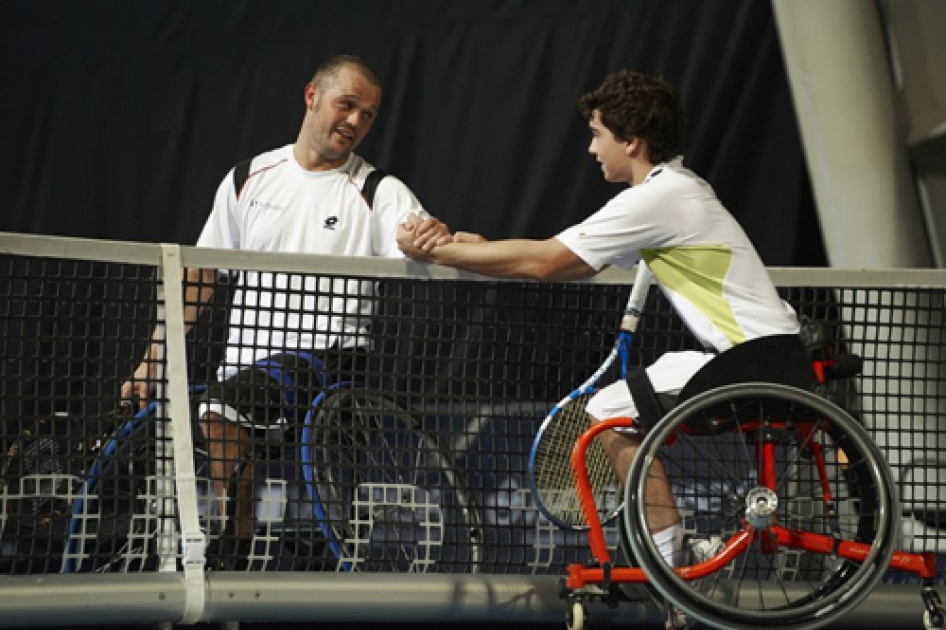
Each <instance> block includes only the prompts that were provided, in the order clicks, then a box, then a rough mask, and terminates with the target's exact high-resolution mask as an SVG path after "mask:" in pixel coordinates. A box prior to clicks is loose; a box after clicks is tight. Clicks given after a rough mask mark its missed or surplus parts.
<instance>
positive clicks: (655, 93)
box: [578, 70, 686, 164]
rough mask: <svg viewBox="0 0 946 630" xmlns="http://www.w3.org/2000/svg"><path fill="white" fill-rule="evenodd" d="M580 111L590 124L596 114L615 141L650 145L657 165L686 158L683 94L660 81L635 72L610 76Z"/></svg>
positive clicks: (651, 157)
mask: <svg viewBox="0 0 946 630" xmlns="http://www.w3.org/2000/svg"><path fill="white" fill-rule="evenodd" d="M578 111H579V112H581V115H582V116H584V117H585V118H587V119H589V120H591V118H592V117H593V116H594V113H595V111H598V112H600V113H601V123H602V124H603V125H604V126H605V127H607V128H608V130H609V131H610V132H611V133H613V134H614V137H615V138H618V139H619V140H623V141H629V140H630V139H631V138H632V137H637V138H640V139H641V140H643V141H644V142H646V143H647V157H648V159H649V160H650V161H651V162H652V163H654V164H660V163H661V162H666V161H667V160H670V159H672V158H674V157H676V156H678V155H682V154H683V142H684V134H685V132H686V112H685V111H684V108H683V101H682V100H681V98H680V93H679V91H678V90H677V88H675V87H674V86H673V85H671V84H670V83H669V82H667V81H666V80H664V79H663V78H661V77H654V76H648V75H646V74H643V73H641V72H635V71H633V70H621V71H620V72H617V73H615V74H611V75H608V76H607V77H606V78H605V80H604V83H602V84H601V87H599V88H598V89H596V90H594V91H592V92H589V93H587V94H585V95H583V96H582V97H581V98H580V99H578Z"/></svg>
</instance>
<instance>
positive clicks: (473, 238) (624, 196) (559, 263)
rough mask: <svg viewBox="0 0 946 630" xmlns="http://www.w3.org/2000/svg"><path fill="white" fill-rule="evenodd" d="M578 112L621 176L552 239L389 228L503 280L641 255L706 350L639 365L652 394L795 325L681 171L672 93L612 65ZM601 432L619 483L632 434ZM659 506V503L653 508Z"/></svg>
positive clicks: (661, 525) (709, 195) (417, 255)
mask: <svg viewBox="0 0 946 630" xmlns="http://www.w3.org/2000/svg"><path fill="white" fill-rule="evenodd" d="M578 109H579V111H580V112H581V114H582V115H583V116H584V117H585V118H587V119H588V126H589V128H590V129H591V144H590V146H589V147H588V152H589V153H591V154H592V155H594V156H595V157H596V158H597V160H598V162H599V163H600V164H601V170H602V172H603V174H604V178H605V180H607V181H609V182H626V183H627V184H629V186H630V188H628V189H626V190H624V191H622V192H621V193H619V194H618V195H617V196H615V197H614V198H613V199H611V201H609V202H608V203H607V204H605V206H604V207H602V208H601V209H600V210H598V211H597V212H595V213H594V214H593V215H591V216H590V217H588V218H587V219H585V220H584V221H582V222H581V223H579V224H577V225H575V226H573V227H570V228H568V229H566V230H565V231H563V232H562V233H560V234H558V235H557V236H555V237H553V238H549V239H546V240H523V239H510V240H500V241H486V240H485V239H483V238H482V237H481V236H479V235H476V234H468V233H463V232H457V233H456V234H454V238H453V242H450V243H445V244H442V245H437V246H434V245H432V244H428V243H427V242H426V241H424V240H422V239H415V238H414V237H413V233H412V230H411V229H410V227H404V228H401V229H400V230H399V234H398V244H399V245H400V247H401V249H402V251H404V252H405V254H407V255H408V256H410V257H411V258H414V259H416V260H422V261H427V262H433V263H438V264H443V265H450V266H454V267H459V268H462V269H467V270H470V271H474V272H477V273H481V274H484V275H490V276H496V277H503V278H524V279H535V280H545V281H549V280H551V281H561V280H574V279H579V278H587V277H590V276H593V275H595V274H596V273H597V272H598V271H600V270H601V269H602V268H604V267H606V266H609V265H617V266H619V267H622V268H625V269H630V268H631V267H633V266H634V265H635V264H636V263H637V262H638V261H639V260H644V261H645V262H646V263H647V265H648V267H649V268H650V270H651V272H652V273H653V275H654V278H655V280H656V282H657V284H658V286H659V287H660V289H661V290H662V291H663V293H664V295H666V297H667V298H668V300H669V301H670V303H671V304H672V305H673V307H674V309H675V310H676V312H677V313H678V314H679V315H680V317H681V319H682V320H683V322H684V323H685V324H686V326H687V327H688V329H689V330H690V331H691V332H692V333H693V334H694V335H695V336H696V338H697V339H698V340H699V341H700V342H701V343H702V344H703V345H704V347H705V348H706V351H705V352H667V353H665V354H663V355H662V356H661V357H660V358H659V359H658V360H657V361H656V362H655V363H654V364H653V365H650V366H648V368H647V370H646V372H647V376H648V377H649V379H650V382H651V383H652V385H653V389H654V390H655V391H656V392H657V393H667V394H675V393H679V392H680V390H681V389H682V388H683V386H684V385H685V384H686V382H687V381H688V380H689V379H690V378H691V377H692V376H693V375H694V374H695V373H696V372H697V371H698V370H699V369H700V368H701V367H702V366H703V365H704V364H706V363H707V362H708V361H709V360H710V359H711V358H713V357H714V356H715V354H717V353H720V352H723V351H725V350H728V349H729V348H732V347H734V346H736V345H738V344H740V343H743V342H745V341H748V340H751V339H756V338H759V337H766V336H769V335H793V334H797V333H798V331H799V323H798V319H797V317H796V316H795V313H794V312H793V311H792V310H791V308H789V307H788V306H787V305H786V304H785V303H783V302H782V300H781V299H780V298H779V296H778V294H777V292H776V290H775V287H774V286H773V284H772V281H771V279H770V278H769V276H768V273H767V272H766V269H765V267H764V265H763V263H762V261H761V259H760V258H759V256H758V254H757V253H756V250H755V248H754V247H753V246H752V243H751V242H750V241H749V239H748V237H747V236H746V235H745V233H744V232H743V230H742V228H741V227H740V226H739V224H738V223H737V222H736V221H735V219H733V217H732V216H731V215H730V214H729V212H727V210H726V209H725V208H724V207H723V205H722V204H721V203H720V201H719V199H718V198H717V197H716V194H715V193H714V192H713V189H712V188H711V187H710V186H709V184H707V183H706V182H705V181H703V180H702V179H701V178H700V177H698V176H697V175H696V174H694V173H693V172H692V171H690V170H689V169H687V168H685V167H684V166H683V157H682V153H683V145H684V132H685V127H686V116H685V112H684V108H683V104H682V102H681V98H680V95H679V93H678V91H677V90H676V88H674V87H673V86H672V85H671V84H670V83H668V82H666V81H665V80H663V79H661V78H658V77H652V76H648V75H645V74H642V73H639V72H633V71H629V70H623V71H621V72H618V73H616V74H612V75H610V76H608V77H607V78H606V79H605V81H604V83H603V84H602V85H601V86H600V87H599V88H598V89H596V90H594V91H592V92H590V93H588V94H585V95H584V96H582V97H581V99H580V100H579V102H578ZM587 409H588V413H589V414H591V415H592V416H593V417H595V418H598V419H603V418H611V417H617V416H631V417H635V418H636V417H637V416H638V408H637V405H635V402H634V400H633V399H632V397H631V394H630V391H629V389H628V385H627V383H626V382H625V381H624V380H620V381H618V382H615V383H613V384H612V385H610V386H608V387H606V388H604V389H602V390H601V391H600V392H598V393H597V394H596V395H595V397H594V398H593V399H592V400H591V402H589V404H588V407H587ZM600 439H601V441H602V444H603V445H604V447H605V451H606V452H607V453H608V455H609V457H610V459H611V461H612V463H613V464H614V466H615V471H616V473H617V474H618V476H619V478H620V479H621V480H622V482H623V481H624V480H625V477H626V474H627V471H628V469H629V467H630V463H631V461H632V460H633V458H634V456H635V455H636V453H637V450H638V446H639V438H637V436H635V435H631V434H625V433H619V432H616V431H606V432H604V433H602V434H601V436H600ZM651 475H652V478H653V480H654V481H653V483H652V484H651V485H650V486H649V487H648V504H649V505H652V506H654V507H652V508H651V509H649V510H648V520H649V525H650V530H651V532H652V533H653V534H654V540H655V541H656V543H657V546H658V548H659V549H660V550H661V552H662V553H663V554H664V556H665V557H666V558H667V560H668V561H669V562H673V563H674V564H676V563H678V562H679V560H680V558H679V555H680V554H679V551H680V549H681V547H682V531H681V527H680V518H679V515H678V513H677V509H676V507H675V506H674V500H673V497H672V495H671V492H670V487H669V483H668V482H667V479H666V475H665V473H664V471H663V469H662V468H661V466H660V464H659V462H657V463H655V465H654V468H653V469H652V470H651ZM657 506H661V507H657Z"/></svg>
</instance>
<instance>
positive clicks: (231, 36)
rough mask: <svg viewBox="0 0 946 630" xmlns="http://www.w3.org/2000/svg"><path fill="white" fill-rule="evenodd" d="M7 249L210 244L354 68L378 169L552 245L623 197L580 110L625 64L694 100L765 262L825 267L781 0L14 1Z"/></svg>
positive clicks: (467, 219)
mask: <svg viewBox="0 0 946 630" xmlns="http://www.w3.org/2000/svg"><path fill="white" fill-rule="evenodd" d="M0 15H2V17H0V52H2V55H0V70H2V76H3V83H4V85H3V97H2V98H0V113H2V123H0V165H2V168H0V193H2V199H3V206H2V209H0V230H3V231H15V232H30V233H40V234H58V235H70V236H83V237H94V238H107V239H123V240H137V241H146V242H162V241H163V242H180V243H185V244H190V243H193V242H194V240H195V239H196V238H197V235H198V234H199V232H200V229H201V227H202V225H203V222H204V220H205V218H206V216H207V213H208V212H209V210H210V206H211V202H212V198H213V194H214V191H215V189H216V187H217V185H218V184H219V182H220V180H221V179H222V178H223V177H224V175H225V174H226V172H227V171H228V170H229V169H230V168H231V167H232V165H233V164H235V163H236V162H238V161H239V160H241V159H244V158H246V157H249V156H251V155H254V154H256V153H259V152H261V151H264V150H268V149H271V148H274V147H277V146H281V145H283V144H287V143H290V142H292V141H293V140H294V139H295V137H296V134H297V132H298V128H299V124H300V122H301V119H302V114H303V98H302V96H303V94H302V91H303V87H304V86H305V84H306V82H307V81H308V80H309V78H310V76H311V74H312V72H313V70H314V68H315V66H316V65H317V64H318V63H319V62H320V61H322V60H324V59H326V58H328V57H330V56H332V55H334V54H337V53H341V52H348V53H354V54H358V55H361V56H363V57H365V58H366V59H367V60H368V61H369V62H370V63H371V64H372V65H374V66H375V67H376V69H377V70H378V71H379V73H380V74H381V77H382V80H383V83H384V97H383V103H382V110H383V111H382V116H381V117H380V118H379V120H378V121H377V123H376V124H375V127H374V129H373V130H372V132H371V134H370V135H369V137H368V138H367V140H366V141H365V143H364V144H363V145H362V146H361V148H360V149H359V153H361V154H362V155H364V156H365V157H366V158H367V159H368V160H369V161H371V162H373V163H374V164H376V165H377V166H380V167H382V168H384V169H386V170H388V171H390V172H392V173H395V174H396V175H398V176H399V177H400V178H401V179H403V180H404V181H405V182H407V184H408V185H409V186H411V188H413V190H414V191H415V192H416V193H417V195H418V196H419V197H420V199H421V201H422V202H423V203H424V205H425V206H426V207H427V208H428V209H429V210H430V211H431V212H432V213H434V214H435V215H437V216H438V217H440V218H442V219H443V220H445V221H446V222H447V223H448V224H449V225H450V226H451V228H453V229H462V230H469V231H477V232H481V233H483V234H484V235H486V236H487V237H490V238H502V237H513V236H516V237H530V238H545V237H549V236H552V235H554V234H555V233H557V232H558V231H559V230H561V229H563V228H565V227H567V226H569V225H571V224H573V223H576V222H578V221H580V220H581V219H583V218H584V217H586V216H588V215H589V214H591V213H592V212H593V211H595V210H596V209H597V208H598V207H600V206H601V205H602V204H603V203H604V202H605V201H606V200H607V199H608V198H610V197H611V196H613V195H614V194H616V193H617V192H619V190H620V188H619V187H618V186H617V185H613V184H607V183H606V182H604V181H603V180H602V178H601V174H600V170H599V168H598V165H597V164H596V163H595V161H594V159H593V158H591V157H590V156H589V155H588V154H587V152H586V149H587V146H588V142H589V140H590V137H589V134H588V131H587V127H586V122H585V121H584V120H583V119H581V117H580V116H579V115H578V114H577V110H576V107H575V104H576V101H577V99H578V97H579V96H580V95H581V94H582V93H584V92H586V91H588V90H590V89H593V88H594V87H596V86H597V85H598V84H599V83H600V82H601V80H602V79H603V78H604V76H605V75H606V74H608V73H610V72H613V71H615V70H617V69H619V68H622V67H630V68H634V69H639V70H643V71H646V72H651V73H657V74H661V75H663V76H665V77H667V78H668V79H670V80H672V81H673V82H675V83H677V84H678V85H679V86H680V88H681V90H682V91H683V94H684V96H685V99H686V102H687V106H688V109H689V113H690V126H689V140H688V145H687V146H688V149H687V159H686V162H687V164H688V165H689V166H690V167H691V168H693V169H694V170H695V171H697V172H698V173H700V174H701V175H703V176H704V177H705V178H706V179H707V180H708V181H709V182H710V183H711V184H712V185H713V186H714V187H715V188H716V190H717V192H718V194H719V196H720V197H721V198H722V200H723V202H724V203H725V204H726V205H727V206H728V207H729V209H730V210H731V211H732V213H733V214H734V215H735V216H736V218H737V219H738V220H739V221H740V222H741V223H742V224H743V226H744V227H745V228H746V231H747V232H748V233H749V235H750V237H751V238H752V239H753V240H754V241H755V243H756V245H757V246H758V248H759V250H760V252H761V253H762V257H763V259H764V260H765V262H766V263H767V264H769V265H823V264H825V255H824V251H823V245H822V241H821V237H820V234H819V232H818V228H817V222H816V220H815V217H814V210H813V201H812V196H811V190H810V184H809V182H808V179H807V174H806V170H805V163H804V157H803V153H802V149H801V143H800V139H799V133H798V128H797V125H796V121H795V116H794V111H793V107H792V103H791V96H790V92H789V88H788V83H787V78H786V75H785V69H784V66H783V60H782V56H781V51H780V48H779V41H778V36H777V32H776V28H775V23H774V19H773V15H772V9H771V6H770V4H769V3H768V2H764V1H762V0H699V1H697V0H660V1H658V0H477V1H475V2H474V1H471V0H346V1H340V0H323V1H316V0H305V1H301V0H300V1H292V0H267V1H265V2H264V1H261V0H260V1H256V2H251V1H237V0H200V1H199V2H187V1H184V0H181V1H170V0H164V1H161V0H157V1H145V0H132V1H118V0H114V1H94V0H85V1H82V2H62V1H49V0H6V1H5V2H3V3H2V7H0Z"/></svg>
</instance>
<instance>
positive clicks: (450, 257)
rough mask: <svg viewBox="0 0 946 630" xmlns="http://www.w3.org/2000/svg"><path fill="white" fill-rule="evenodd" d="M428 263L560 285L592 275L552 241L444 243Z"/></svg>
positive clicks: (515, 240)
mask: <svg viewBox="0 0 946 630" xmlns="http://www.w3.org/2000/svg"><path fill="white" fill-rule="evenodd" d="M427 260H428V261H429V262H433V263H436V264H440V265H448V266H451V267H457V268H460V269H465V270H467V271H472V272H474V273H479V274H483V275H485V276H492V277H495V278H518V279H524V280H547V281H562V280H576V279H579V278H587V277H590V276H591V275H594V273H595V270H594V269H592V268H591V267H589V266H588V265H586V264H585V263H584V262H583V261H581V260H580V259H579V258H577V257H576V256H574V254H572V253H571V252H570V250H568V249H567V248H565V246H564V245H562V244H561V243H559V242H558V241H556V240H554V239H549V240H545V241H533V240H527V239H509V240H502V241H489V242H478V243H447V244H445V245H441V246H439V247H435V248H434V249H432V250H431V251H430V252H429V253H428V257H427Z"/></svg>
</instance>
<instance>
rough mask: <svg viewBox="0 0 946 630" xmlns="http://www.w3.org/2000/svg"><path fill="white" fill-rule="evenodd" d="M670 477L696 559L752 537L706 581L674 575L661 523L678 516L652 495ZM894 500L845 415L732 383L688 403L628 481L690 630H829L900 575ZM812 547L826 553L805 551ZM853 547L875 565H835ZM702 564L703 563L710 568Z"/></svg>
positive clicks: (638, 545) (806, 398) (643, 556)
mask: <svg viewBox="0 0 946 630" xmlns="http://www.w3.org/2000/svg"><path fill="white" fill-rule="evenodd" d="M655 463H656V464H657V466H656V467H654V464H655ZM661 466H662V468H663V469H664V470H665V471H666V475H667V477H668V479H669V481H670V485H671V490H672V494H673V496H674V502H675V504H676V507H677V509H678V511H679V512H680V515H681V519H682V522H683V525H684V530H685V531H686V532H687V534H688V545H689V548H692V549H697V550H704V551H705V550H707V549H708V550H710V556H712V557H716V558H718V557H719V556H718V552H719V548H720V547H722V545H720V544H718V541H722V542H724V543H725V542H726V541H732V540H734V538H733V537H734V536H736V535H737V534H739V533H740V532H747V531H748V532H752V537H751V538H750V541H751V542H749V544H748V546H747V547H746V548H745V549H744V550H743V551H742V552H741V553H739V554H738V555H736V556H735V557H733V558H731V559H730V560H729V561H727V562H725V564H722V566H719V567H717V570H715V571H714V572H713V573H711V574H709V575H706V576H703V577H702V578H701V579H697V580H688V579H684V577H683V576H681V575H680V574H679V573H678V572H676V571H674V570H673V569H671V568H670V567H669V566H668V565H667V564H666V563H665V562H664V560H663V559H662V557H661V556H660V554H659V553H658V551H657V548H656V546H655V545H654V543H653V540H652V539H651V532H650V531H649V526H648V518H647V514H648V511H649V510H653V509H659V508H660V507H666V506H661V505H658V504H657V501H656V499H653V498H651V497H652V496H654V495H653V494H651V495H648V493H647V483H648V473H650V474H653V473H655V472H658V471H659V470H660V467H661ZM819 470H820V471H821V472H820V473H819ZM893 488H894V485H893V480H892V477H891V474H890V470H889V468H888V467H887V465H886V462H885V460H884V458H883V456H882V454H881V453H880V451H879V450H878V448H877V446H876V445H875V444H874V442H873V440H872V439H871V437H870V435H868V433H867V432H866V431H865V430H864V428H863V427H862V426H861V425H860V424H859V423H858V422H857V421H856V420H854V419H853V418H852V417H851V416H850V415H848V414H847V413H846V412H844V411H843V410H841V409H840V408H838V407H836V406H835V405H833V404H831V403H829V402H827V401H826V400H824V399H822V398H820V397H818V396H816V395H814V394H812V393H809V392H807V391H804V390H800V389H796V388H792V387H787V386H784V385H777V384H771V383H742V384H737V385H728V386H725V387H720V388H717V389H713V390H711V391H709V392H706V393H704V394H702V395H699V396H696V397H694V398H692V399H691V400H689V401H687V402H685V403H683V404H681V405H680V406H679V407H677V408H676V409H674V410H673V411H672V412H671V413H669V414H668V415H667V416H666V417H665V418H664V419H663V420H661V422H660V423H659V424H658V425H657V426H656V427H655V428H654V429H653V430H652V431H651V432H650V433H649V434H648V435H647V437H646V438H645V439H644V441H643V443H642V444H641V449H640V452H639V454H638V456H637V457H636V458H635V460H634V463H633V464H632V466H631V469H630V473H629V477H628V483H627V487H626V496H625V504H626V505H627V506H629V507H628V509H627V510H626V512H625V518H626V519H627V522H626V529H627V532H628V533H629V537H630V541H629V542H630V546H631V549H632V552H633V554H634V556H635V557H636V559H637V561H638V562H639V563H640V565H641V567H642V568H643V569H644V571H645V573H646V574H647V576H648V577H649V579H650V582H651V584H652V585H653V586H654V587H655V588H656V589H657V590H658V591H659V592H660V593H661V594H662V595H663V596H664V597H666V598H667V599H668V600H670V601H671V602H672V603H673V604H675V605H676V606H678V607H679V608H680V609H681V610H683V611H684V612H685V613H686V614H687V615H688V616H689V617H690V618H692V619H695V620H698V621H700V622H703V623H705V624H707V625H709V626H714V627H725V628H731V629H742V628H745V629H749V628H752V629H755V628H760V627H774V628H779V627H792V628H799V629H801V628H817V627H822V626H824V625H827V624H829V623H831V622H832V621H835V620H837V619H838V618H839V617H841V616H843V615H844V614H846V613H847V612H848V611H850V610H852V609H853V608H854V607H856V606H857V605H858V604H859V603H860V602H861V601H862V600H863V599H864V598H865V597H867V595H868V594H869V593H870V591H871V590H872V589H873V587H874V586H875V585H876V584H877V582H878V581H879V580H880V579H881V577H882V576H883V574H884V572H885V570H886V568H887V567H888V565H889V563H890V559H891V556H892V554H893V552H894V549H895V546H896V543H897V540H896V531H897V529H896V518H897V514H898V511H897V509H896V507H897V506H896V496H895V494H894V490H893ZM777 537H778V539H777ZM803 539H804V540H807V541H808V542H809V543H812V542H813V541H814V542H816V543H817V544H818V545H821V546H822V547H823V548H825V550H826V553H821V552H818V551H814V550H813V548H812V547H811V546H809V549H808V550H805V549H800V548H797V547H798V545H796V542H798V541H801V540H803ZM789 542H791V544H786V543H789ZM847 543H860V544H855V545H853V546H851V547H853V548H857V549H859V550H860V553H861V554H862V556H863V557H862V558H861V559H859V560H846V559H844V558H842V557H839V555H837V554H836V553H834V552H835V551H836V550H837V549H839V548H841V547H848V546H849V545H847ZM816 546H817V545H816ZM793 547H796V548H793ZM689 555H690V558H689V560H688V561H687V564H689V565H695V564H697V563H699V562H700V561H701V560H703V559H704V558H700V557H697V554H696V553H690V554H689Z"/></svg>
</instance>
